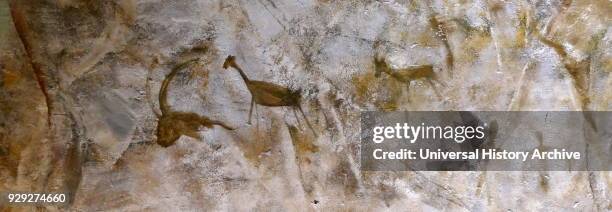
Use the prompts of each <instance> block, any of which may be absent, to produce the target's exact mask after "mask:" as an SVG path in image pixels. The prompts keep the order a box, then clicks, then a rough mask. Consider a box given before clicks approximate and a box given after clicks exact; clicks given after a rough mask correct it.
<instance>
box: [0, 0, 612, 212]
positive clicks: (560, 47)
mask: <svg viewBox="0 0 612 212" xmlns="http://www.w3.org/2000/svg"><path fill="white" fill-rule="evenodd" d="M611 18H612V3H610V1H608V0H585V1H566V0H564V1H559V0H550V1H540V0H532V1H495V0H493V1H462V0H449V1H427V2H426V1H361V0H348V1H323V0H319V1H309V0H297V1H293V0H292V1H278V0H255V1H244V0H240V1H235V0H230V1H224V0H221V1H216V0H210V1H203V0H184V1H161V0H120V1H85V0H83V1H79V0H58V1H43V0H24V1H16V0H15V1H8V2H7V1H6V0H3V1H0V24H1V25H0V38H1V41H2V42H0V192H3V191H30V192H64V193H68V194H69V197H70V198H69V201H70V203H69V204H66V205H63V206H44V207H43V206H40V208H44V209H48V210H52V211H53V210H76V211H81V210H82V211H94V210H118V211H140V210H153V211H174V210H187V211H196V210H202V209H206V210H213V211H214V210H218V211H253V210H255V211H269V210H273V211H311V210H321V211H330V210H338V211H346V210H350V211H352V210H356V211H370V210H372V211H375V210H389V211H414V210H453V211H488V210H493V211H502V210H503V211H506V210H511V211H522V210H527V209H531V210H533V209H535V210H551V211H557V210H581V211H609V210H611V208H612V203H611V202H610V194H611V191H610V188H611V185H612V176H611V175H610V172H571V173H570V172H362V171H360V164H359V130H360V128H359V112H360V111H367V110H378V111H411V110H416V111H419V110H426V111H430V110H492V111H505V110H611V109H612V103H611V101H612V77H611V75H610V74H611V73H612V51H611V49H612V40H611V36H612V31H611V30H612V27H611ZM228 55H234V56H235V58H236V60H235V61H236V63H237V64H238V65H239V66H240V67H241V68H242V70H243V71H244V73H245V75H246V76H247V77H248V78H249V79H250V80H252V81H265V82H268V83H273V84H274V85H276V86H282V87H286V88H288V89H289V90H292V91H298V90H299V91H300V92H299V99H300V100H301V101H300V103H299V106H300V107H301V108H302V109H303V112H304V115H302V114H301V113H300V111H299V110H297V109H296V107H292V106H285V107H282V106H279V107H269V106H263V105H256V107H255V108H254V109H253V114H252V124H250V125H249V124H247V120H248V118H249V111H250V110H249V109H250V103H251V98H252V96H253V95H261V94H260V93H255V94H253V93H251V92H250V91H249V89H248V88H250V86H249V87H247V85H246V84H245V81H244V80H243V79H242V77H241V75H240V74H239V72H238V71H236V69H233V68H227V69H225V68H224V67H223V65H224V62H225V59H226V58H227V56H228ZM194 59H195V62H191V63H189V62H188V61H192V60H194ZM381 65H382V66H381ZM178 66H181V67H182V68H181V69H176V67H178ZM381 67H384V68H383V69H384V70H391V71H401V70H407V69H411V68H414V67H430V70H431V71H430V72H428V73H429V75H427V76H428V77H425V78H402V77H397V76H394V75H392V74H389V73H387V72H382V73H378V74H377V72H378V71H379V70H383V69H380V68H381ZM173 70H177V71H176V72H175V76H174V77H173V78H172V80H167V79H168V77H167V76H169V74H170V73H171V72H172V71H173ZM423 70H429V69H427V68H426V69H423ZM434 76H435V80H433V83H432V84H430V83H428V80H429V79H430V78H431V79H433V78H434ZM164 87H165V88H166V89H163V88H164ZM164 90H165V91H164ZM162 91H163V92H162ZM164 93H165V94H164ZM163 96H165V98H162V97H163ZM268 100H269V99H268ZM164 101H165V102H167V104H162V102H164ZM269 101H271V100H269ZM164 105H166V106H167V107H164ZM304 117H306V119H307V120H306V119H304ZM204 118H205V119H204ZM162 120H165V121H162ZM168 120H169V121H168ZM213 121H215V122H219V123H223V124H225V125H227V128H228V129H229V128H234V130H228V129H226V128H224V127H221V126H220V125H214V124H210V123H212V122H213ZM307 121H309V123H311V124H312V129H311V128H310V127H309V126H308V123H307ZM207 124H208V125H207ZM160 129H161V130H166V131H164V132H163V133H167V134H168V135H170V134H172V133H175V134H172V135H177V136H176V137H177V139H173V140H172V142H171V144H170V145H168V147H162V146H160V145H158V143H157V142H158V139H159V138H160V135H161V134H163V133H160V132H159V131H160ZM315 133H316V135H315ZM0 209H15V210H16V211H20V210H24V211H28V210H34V209H36V206H19V207H12V208H10V207H9V206H6V205H5V206H3V205H0Z"/></svg>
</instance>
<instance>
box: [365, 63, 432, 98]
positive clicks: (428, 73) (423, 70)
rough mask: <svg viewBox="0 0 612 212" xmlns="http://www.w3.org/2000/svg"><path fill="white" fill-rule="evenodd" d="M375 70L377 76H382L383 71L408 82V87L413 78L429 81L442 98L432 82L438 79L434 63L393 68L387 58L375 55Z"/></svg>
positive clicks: (396, 78)
mask: <svg viewBox="0 0 612 212" xmlns="http://www.w3.org/2000/svg"><path fill="white" fill-rule="evenodd" d="M374 71H375V73H374V76H375V77H380V75H381V73H385V74H387V75H389V76H391V78H393V79H395V80H397V81H400V82H403V83H406V84H408V87H407V89H409V88H410V82H412V81H413V80H425V82H427V83H428V84H429V85H430V86H431V88H432V89H433V90H434V92H435V93H436V95H437V96H438V97H439V98H441V95H440V93H439V92H438V90H437V89H436V86H434V83H433V82H432V80H436V81H437V80H438V77H437V75H436V73H435V72H434V71H433V66H432V65H419V66H411V67H408V68H402V69H393V68H392V67H389V64H387V62H386V61H385V59H381V58H380V57H375V58H374Z"/></svg>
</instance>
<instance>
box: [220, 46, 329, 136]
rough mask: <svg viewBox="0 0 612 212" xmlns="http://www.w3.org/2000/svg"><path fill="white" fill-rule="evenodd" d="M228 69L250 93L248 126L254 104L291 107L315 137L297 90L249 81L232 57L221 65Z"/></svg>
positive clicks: (228, 57)
mask: <svg viewBox="0 0 612 212" xmlns="http://www.w3.org/2000/svg"><path fill="white" fill-rule="evenodd" d="M230 67H232V68H234V69H236V70H237V71H238V73H239V74H240V77H242V80H243V81H244V83H245V84H246V86H247V89H249V92H250V93H251V107H250V108H249V121H248V122H247V123H248V124H251V117H252V115H253V107H255V104H258V105H262V106H268V107H293V109H294V111H293V112H294V114H295V109H296V108H297V109H298V110H299V111H300V113H301V114H302V116H303V117H304V120H305V121H306V124H307V125H308V127H309V128H310V130H312V132H313V133H314V134H315V136H316V135H317V134H316V132H315V131H314V128H313V127H312V125H311V124H310V121H308V118H306V114H305V113H304V110H302V107H301V106H300V103H301V99H302V95H301V92H300V91H299V90H297V91H296V90H290V89H289V88H287V87H283V86H280V85H277V84H274V83H269V82H264V81H255V80H250V79H249V78H248V77H247V75H246V74H245V73H244V71H243V70H242V68H240V66H239V65H238V64H237V63H236V57H235V56H232V55H229V56H227V58H226V59H225V62H224V63H223V69H226V70H227V69H228V68H230ZM297 118H298V117H297V115H296V119H297Z"/></svg>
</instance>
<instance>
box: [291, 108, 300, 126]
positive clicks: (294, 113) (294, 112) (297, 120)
mask: <svg viewBox="0 0 612 212" xmlns="http://www.w3.org/2000/svg"><path fill="white" fill-rule="evenodd" d="M293 115H294V116H295V121H296V122H297V124H298V125H301V123H300V117H298V114H297V112H296V111H295V107H294V108H293Z"/></svg>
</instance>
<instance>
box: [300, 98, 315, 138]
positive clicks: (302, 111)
mask: <svg viewBox="0 0 612 212" xmlns="http://www.w3.org/2000/svg"><path fill="white" fill-rule="evenodd" d="M297 108H298V109H299V110H300V113H302V116H304V120H305V121H306V124H307V125H308V127H309V128H310V130H312V133H313V134H314V135H315V137H317V136H318V135H317V132H315V130H314V128H313V127H312V125H311V124H310V121H308V118H306V114H305V113H304V110H302V106H300V105H298V106H297Z"/></svg>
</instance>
